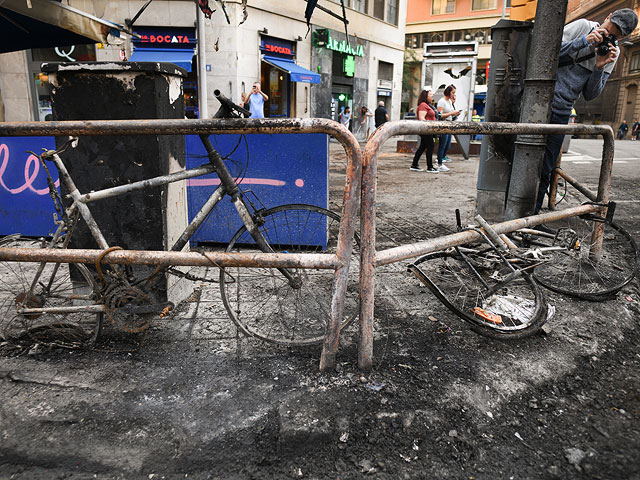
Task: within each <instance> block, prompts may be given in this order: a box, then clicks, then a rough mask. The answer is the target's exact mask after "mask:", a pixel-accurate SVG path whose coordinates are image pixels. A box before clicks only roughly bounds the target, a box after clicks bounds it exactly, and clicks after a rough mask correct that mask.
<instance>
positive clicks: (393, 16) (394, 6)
mask: <svg viewBox="0 0 640 480" xmlns="http://www.w3.org/2000/svg"><path fill="white" fill-rule="evenodd" d="M387 22H389V23H393V24H394V25H397V24H398V0H387Z"/></svg>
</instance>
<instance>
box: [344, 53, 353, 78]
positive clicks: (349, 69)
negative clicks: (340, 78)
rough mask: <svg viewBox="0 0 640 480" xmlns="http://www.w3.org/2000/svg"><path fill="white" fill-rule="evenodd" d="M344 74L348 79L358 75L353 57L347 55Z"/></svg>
mask: <svg viewBox="0 0 640 480" xmlns="http://www.w3.org/2000/svg"><path fill="white" fill-rule="evenodd" d="M343 70H344V74H345V76H347V77H353V75H354V74H355V73H356V60H355V58H353V56H352V55H347V56H346V57H345V59H344V69H343Z"/></svg>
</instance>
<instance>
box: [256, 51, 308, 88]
mask: <svg viewBox="0 0 640 480" xmlns="http://www.w3.org/2000/svg"><path fill="white" fill-rule="evenodd" d="M263 60H264V61H265V62H266V63H268V64H269V65H273V66H274V67H276V68H279V69H280V70H282V71H285V72H287V73H288V74H289V75H290V76H291V81H292V82H307V83H320V74H318V73H313V72H312V71H311V70H307V69H306V68H303V67H301V66H300V65H297V64H296V62H294V61H293V60H288V59H286V58H276V57H269V56H267V55H265V56H264V58H263Z"/></svg>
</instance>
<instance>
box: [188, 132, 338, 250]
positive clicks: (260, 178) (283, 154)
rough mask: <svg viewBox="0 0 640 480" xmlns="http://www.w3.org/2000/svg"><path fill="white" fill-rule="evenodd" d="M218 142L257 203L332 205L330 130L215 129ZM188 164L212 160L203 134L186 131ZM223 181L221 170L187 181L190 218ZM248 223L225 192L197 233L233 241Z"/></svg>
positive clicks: (249, 196)
mask: <svg viewBox="0 0 640 480" xmlns="http://www.w3.org/2000/svg"><path fill="white" fill-rule="evenodd" d="M211 143H212V144H213V147H214V148H215V149H216V150H217V151H218V153H220V155H222V157H223V158H225V159H226V160H225V163H226V165H227V168H228V169H229V171H230V172H231V175H233V176H234V178H236V179H237V181H238V183H239V186H240V190H241V191H242V192H244V194H245V198H246V199H247V201H248V202H251V203H253V204H254V205H255V208H262V207H266V208H271V207H276V206H278V205H283V204H287V203H307V204H311V205H316V206H318V207H322V208H327V207H328V199H329V178H328V176H329V168H328V148H329V147H328V145H329V144H328V137H327V135H325V134H316V133H314V134H295V135H292V134H290V135H286V134H278V135H212V136H211ZM186 152H187V168H194V167H196V166H200V165H203V164H206V163H208V158H207V154H206V151H205V149H204V147H203V146H202V142H201V141H200V138H199V137H198V136H195V135H188V136H187V137H186ZM219 184H220V180H219V179H218V176H217V175H215V174H211V175H207V176H203V177H198V178H194V179H190V180H188V181H187V187H188V188H187V193H188V203H189V219H192V218H193V217H194V216H195V215H196V214H197V213H198V211H199V210H200V208H201V207H202V205H204V203H205V202H206V200H207V199H208V198H209V196H210V195H211V193H212V192H213V191H214V189H215V188H216V187H217V186H218V185H219ZM241 226H242V221H241V220H240V217H239V216H238V213H237V212H236V209H235V208H234V206H233V204H232V203H231V200H230V197H225V198H224V199H223V200H222V201H221V202H220V203H219V204H218V205H217V206H216V208H215V209H214V210H213V212H211V215H210V216H209V218H208V219H207V221H206V222H205V223H204V225H203V226H202V227H201V228H200V230H199V231H198V232H196V235H195V236H194V238H193V239H192V242H191V244H192V245H194V244H195V243H197V242H215V243H227V242H229V240H231V237H232V236H233V234H234V233H235V232H236V231H237V230H238V229H239V228H240V227H241Z"/></svg>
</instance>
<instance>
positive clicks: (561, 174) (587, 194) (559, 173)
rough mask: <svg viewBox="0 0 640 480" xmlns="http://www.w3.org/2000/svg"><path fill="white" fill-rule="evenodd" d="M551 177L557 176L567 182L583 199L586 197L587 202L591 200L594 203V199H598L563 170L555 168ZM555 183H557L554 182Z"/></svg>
mask: <svg viewBox="0 0 640 480" xmlns="http://www.w3.org/2000/svg"><path fill="white" fill-rule="evenodd" d="M552 175H557V176H558V177H562V178H564V179H565V180H566V181H567V182H569V183H570V184H571V185H572V186H573V187H574V188H575V189H576V190H578V191H579V192H580V193H581V194H583V195H584V196H585V197H587V198H588V199H589V200H591V201H592V202H595V201H596V198H597V197H598V195H597V194H595V193H593V192H592V191H591V190H589V189H588V188H587V187H585V186H584V185H582V184H581V183H580V182H579V181H578V180H576V179H575V178H573V177H572V176H571V175H569V174H568V173H567V172H565V171H564V170H562V169H560V168H556V169H555V170H553V173H552ZM556 183H557V182H556Z"/></svg>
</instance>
